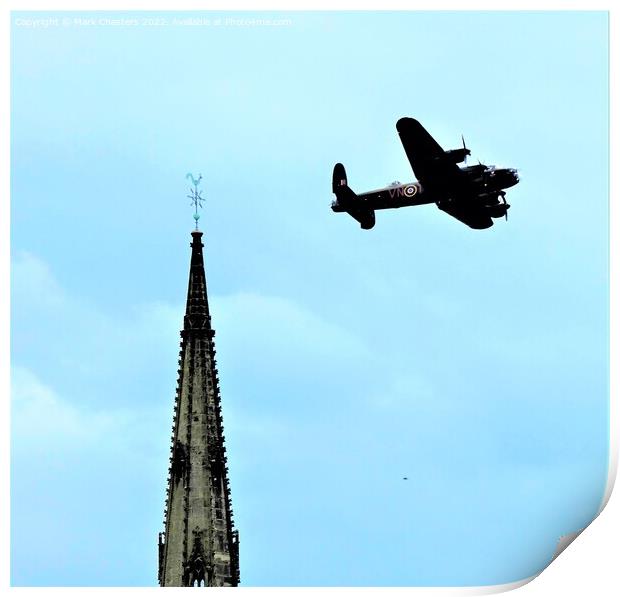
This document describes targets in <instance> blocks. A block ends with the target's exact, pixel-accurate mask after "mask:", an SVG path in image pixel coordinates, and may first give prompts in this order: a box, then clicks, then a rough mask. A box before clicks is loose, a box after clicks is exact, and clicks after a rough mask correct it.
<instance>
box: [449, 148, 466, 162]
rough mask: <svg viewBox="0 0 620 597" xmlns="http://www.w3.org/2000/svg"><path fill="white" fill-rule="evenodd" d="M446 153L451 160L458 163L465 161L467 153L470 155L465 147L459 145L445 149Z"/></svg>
mask: <svg viewBox="0 0 620 597" xmlns="http://www.w3.org/2000/svg"><path fill="white" fill-rule="evenodd" d="M446 155H447V156H448V159H449V160H450V161H451V162H454V163H455V164H460V163H461V162H464V161H465V158H466V157H467V156H468V155H471V152H470V151H469V149H467V148H466V147H461V148H460V149H448V151H446Z"/></svg>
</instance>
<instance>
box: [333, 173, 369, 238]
mask: <svg viewBox="0 0 620 597" xmlns="http://www.w3.org/2000/svg"><path fill="white" fill-rule="evenodd" d="M332 191H333V193H334V195H336V201H335V202H334V203H333V204H332V209H333V210H334V211H346V212H347V213H348V214H349V215H350V216H351V217H352V218H353V219H355V220H357V221H358V222H359V223H360V226H361V227H362V228H363V229H364V230H370V229H371V228H372V227H373V226H374V225H375V212H374V210H373V209H370V208H368V207H366V206H364V204H363V202H362V200H360V198H359V197H358V196H357V195H356V194H355V192H354V191H353V190H352V189H351V188H350V187H349V185H348V184H347V173H346V170H345V169H344V166H343V165H342V164H336V165H335V166H334V174H333V176H332Z"/></svg>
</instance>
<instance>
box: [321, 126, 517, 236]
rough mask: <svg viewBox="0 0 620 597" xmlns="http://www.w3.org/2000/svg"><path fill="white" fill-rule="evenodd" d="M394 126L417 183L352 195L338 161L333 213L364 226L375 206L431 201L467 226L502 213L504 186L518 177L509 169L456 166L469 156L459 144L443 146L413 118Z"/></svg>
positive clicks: (371, 221) (481, 225)
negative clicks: (447, 147)
mask: <svg viewBox="0 0 620 597" xmlns="http://www.w3.org/2000/svg"><path fill="white" fill-rule="evenodd" d="M396 130H397V131H398V134H399V135H400V140H401V141H402V144H403V146H404V148H405V153H406V154H407V158H409V163H410V164H411V167H412V169H413V173H414V174H415V176H416V178H417V179H418V182H412V183H407V184H401V183H400V182H394V183H392V185H390V186H389V187H385V188H383V189H377V190H376V191H369V192H368V193H360V194H359V195H357V194H356V193H354V192H353V191H352V190H351V189H350V188H349V186H348V185H347V175H346V172H345V169H344V166H343V165H342V164H336V165H335V166H334V175H333V179H332V191H333V192H334V194H335V195H336V201H334V202H333V203H332V210H333V211H335V212H342V211H344V212H347V213H348V214H349V215H350V216H352V217H353V218H355V219H356V220H357V221H358V222H359V223H360V225H361V227H362V228H363V229H365V230H369V229H370V228H372V227H373V226H374V225H375V210H376V209H390V208H394V207H405V206H407V205H424V204H426V203H436V204H437V207H439V209H441V210H443V211H445V212H447V213H449V214H450V215H451V216H454V217H455V218H456V219H457V220H460V221H461V222H463V223H465V224H467V225H468V226H469V227H470V228H476V229H483V228H489V227H491V226H493V220H492V219H491V218H501V217H502V216H506V218H508V208H509V207H510V205H508V203H506V193H505V192H504V189H507V188H509V187H512V186H514V185H516V184H517V183H518V182H519V176H518V175H517V171H516V170H515V169H514V168H502V169H499V168H495V166H485V165H484V164H478V165H476V166H465V167H463V168H461V167H459V166H457V164H459V163H461V162H465V159H466V158H467V156H468V155H470V153H471V152H470V151H469V149H467V147H465V140H463V147H462V148H459V149H450V150H448V151H444V150H443V149H442V148H441V147H440V146H439V144H438V143H437V141H435V139H433V138H432V137H431V136H430V134H429V133H428V132H427V131H426V129H425V128H424V127H423V126H422V125H421V124H420V123H419V122H418V121H417V120H414V119H413V118H401V119H400V120H399V121H398V122H397V123H396Z"/></svg>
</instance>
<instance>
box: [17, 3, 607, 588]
mask: <svg viewBox="0 0 620 597" xmlns="http://www.w3.org/2000/svg"><path fill="white" fill-rule="evenodd" d="M231 16H232V17H233V18H234V19H244V18H245V19H256V18H260V19H263V20H264V19H271V24H265V23H263V24H260V23H256V22H251V21H245V22H239V21H238V20H237V21H235V22H231V21H226V19H227V18H231ZM120 18H125V19H136V20H137V23H136V24H134V25H131V24H125V25H123V24H118V23H114V22H110V19H120ZM191 18H193V19H202V22H200V23H199V22H198V21H193V22H191V21H188V20H187V19H191ZM49 19H52V20H51V21H50V20H49ZM53 19H57V21H54V20H53ZM63 19H67V21H64V22H63ZM148 19H151V20H148ZM175 19H176V21H175ZM217 19H221V21H220V24H217V22H216V20H217ZM207 20H208V21H207ZM192 23H193V24H192ZM607 51H608V39H607V14H606V13H603V12H561V13H560V12H555V13H554V12H518V13H517V12H493V13H490V12H489V13H484V12H465V13H459V12H441V13H440V12H385V13H382V12H374V13H355V12H342V13H339V12H332V13H322V12H316V13H306V12H291V13H286V12H279V13H236V14H234V15H231V13H225V12H221V13H206V12H203V13H198V12H178V13H176V12H168V13H129V12H125V13H120V12H119V13H73V12H63V13H24V12H14V13H13V14H12V37H11V306H12V311H11V384H12V401H11V583H12V585H14V586H154V585H156V583H157V533H158V532H159V531H161V530H162V519H163V508H164V499H165V484H166V474H167V464H168V455H169V446H170V443H169V442H170V429H171V424H172V406H173V402H174V392H175V385H176V368H177V358H178V350H179V340H180V338H179V329H180V327H181V326H182V316H183V309H184V301H185V292H186V289H187V276H188V269H189V257H190V247H189V242H190V240H191V237H190V232H191V230H192V227H193V219H192V207H191V205H190V201H189V199H188V198H187V194H188V192H189V181H188V180H186V178H185V176H186V174H187V173H188V172H192V173H194V175H197V174H198V173H202V175H203V181H202V186H203V189H204V193H203V194H204V195H205V197H206V204H205V209H204V210H203V213H202V217H201V220H200V225H201V229H202V230H203V231H204V242H205V262H206V270H207V279H208V286H209V299H210V305H211V312H212V318H213V325H214V327H215V329H216V337H215V341H216V348H217V355H218V369H219V377H220V383H221V393H222V407H223V415H224V428H225V434H226V445H227V450H228V458H229V469H230V471H229V474H230V485H231V490H232V503H233V509H234V515H235V522H236V526H237V528H238V529H239V532H240V568H241V584H242V586H249V587H251V586H457V585H458V586H460V585H488V584H498V583H508V582H512V581H517V580H520V579H523V578H526V577H529V576H531V575H533V574H536V573H537V572H539V571H540V570H542V569H543V568H544V567H545V566H546V565H547V564H548V562H549V561H550V559H551V557H552V556H553V553H554V551H555V548H556V544H557V541H558V539H559V537H560V536H562V535H564V534H567V533H570V532H573V531H576V530H577V529H580V528H582V527H584V526H586V525H587V524H588V523H589V522H590V521H591V520H592V518H593V517H594V516H595V515H596V513H597V511H598V508H599V505H600V502H601V498H602V496H603V493H604V490H605V484H606V481H607V468H608V446H609V439H608V407H609V392H608V373H609V360H608V328H609V315H608V308H609V305H608V298H607V297H608V291H609V280H608V174H609V168H608V107H609V106H608V60H607ZM402 116H411V117H415V118H417V119H418V120H420V121H421V122H422V124H423V125H424V126H425V127H426V128H427V130H428V131H429V132H430V133H431V134H432V135H433V136H434V137H435V139H436V140H437V141H438V142H439V143H440V144H441V145H442V147H444V148H445V149H450V148H454V147H458V146H459V144H460V138H461V134H463V135H464V137H465V140H466V142H467V145H468V147H469V148H470V149H471V151H472V156H471V159H470V162H473V163H476V162H475V160H478V159H480V160H482V162H483V163H489V164H497V165H500V166H509V167H516V168H518V169H519V173H520V177H521V182H520V183H519V184H518V185H517V186H516V187H514V188H513V189H510V190H509V192H508V200H509V202H510V203H511V205H512V207H511V209H510V212H509V219H508V221H507V222H506V221H503V220H498V221H496V224H495V226H493V227H492V228H491V229H489V230H483V231H476V230H471V229H469V228H467V227H466V226H464V225H463V224H461V223H460V222H458V221H456V220H454V219H452V218H450V217H449V216H448V215H447V214H445V213H443V212H441V211H439V210H437V209H436V207H435V206H433V205H427V206H420V207H415V208H414V207H411V208H407V209H401V210H387V211H381V212H378V213H377V224H376V226H375V228H374V229H373V230H370V231H364V230H361V229H360V228H359V225H358V223H357V222H355V221H354V220H353V219H351V218H349V217H348V216H347V215H346V214H334V213H332V212H331V210H330V209H329V205H330V202H331V200H332V195H331V171H332V168H333V165H334V163H335V162H337V161H341V162H343V163H344V164H345V166H346V167H347V172H348V177H349V185H350V186H351V187H352V188H353V189H354V190H357V191H360V192H362V191H366V190H369V189H374V188H378V187H382V186H385V185H386V184H389V183H390V182H391V181H393V180H400V181H403V182H405V181H410V180H412V179H413V175H412V173H411V168H410V166H409V164H408V162H407V159H406V156H405V153H404V151H403V149H402V146H401V145H400V141H399V138H398V135H397V133H396V130H395V123H396V121H397V120H398V119H399V118H400V117H402ZM403 477H407V480H404V479H403ZM35 546H36V549H33V547H35Z"/></svg>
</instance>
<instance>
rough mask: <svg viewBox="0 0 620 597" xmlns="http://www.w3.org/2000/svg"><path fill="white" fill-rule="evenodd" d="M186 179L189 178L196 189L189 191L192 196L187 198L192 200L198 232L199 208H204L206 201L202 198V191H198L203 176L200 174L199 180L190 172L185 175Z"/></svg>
mask: <svg viewBox="0 0 620 597" xmlns="http://www.w3.org/2000/svg"><path fill="white" fill-rule="evenodd" d="M185 178H186V179H187V178H189V179H190V180H191V181H192V184H193V185H194V188H193V189H190V191H189V193H190V194H189V195H188V196H187V197H188V198H189V199H191V200H192V202H191V205H193V206H194V220H195V221H196V230H198V220H199V219H200V214H199V213H198V208H199V207H200V208H202V202H203V201H204V199H203V197H202V191H199V190H198V185H199V184H200V181H201V180H202V174H199V175H198V178H194V176H193V175H192V173H191V172H188V173H187V174H186V175H185Z"/></svg>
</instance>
